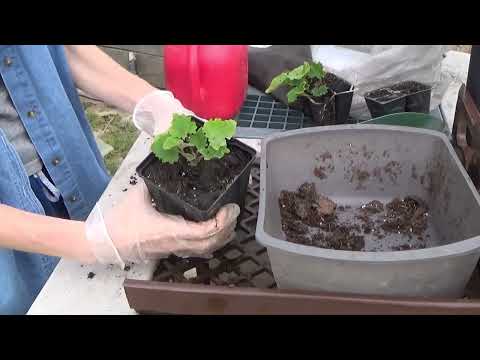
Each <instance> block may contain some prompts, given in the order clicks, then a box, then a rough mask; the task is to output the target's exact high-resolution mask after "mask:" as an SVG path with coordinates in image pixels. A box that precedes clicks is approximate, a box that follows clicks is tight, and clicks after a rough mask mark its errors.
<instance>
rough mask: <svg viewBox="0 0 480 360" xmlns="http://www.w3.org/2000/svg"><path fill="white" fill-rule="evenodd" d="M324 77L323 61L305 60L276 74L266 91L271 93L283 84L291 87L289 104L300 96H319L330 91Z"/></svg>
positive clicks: (288, 94) (288, 98) (288, 95)
mask: <svg viewBox="0 0 480 360" xmlns="http://www.w3.org/2000/svg"><path fill="white" fill-rule="evenodd" d="M324 77H325V71H324V69H323V65H322V64H321V63H315V62H307V61H305V62H304V63H303V65H300V66H298V67H296V68H295V69H293V70H290V71H285V72H282V73H281V74H279V75H277V76H275V77H274V78H273V79H272V82H271V83H270V86H269V87H268V89H267V90H266V91H265V92H266V93H267V94H270V93H271V92H273V91H275V90H276V89H278V88H279V87H281V86H287V87H288V88H289V89H290V90H289V91H288V93H287V101H288V103H289V104H291V103H293V102H295V101H296V100H297V99H298V98H299V97H300V96H305V97H309V98H318V97H321V96H323V95H325V94H326V93H327V92H328V87H327V85H326V84H325V83H324V81H323V80H324Z"/></svg>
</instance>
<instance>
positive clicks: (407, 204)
mask: <svg viewBox="0 0 480 360" xmlns="http://www.w3.org/2000/svg"><path fill="white" fill-rule="evenodd" d="M278 201H279V205H280V215H281V221H282V230H283V232H284V234H285V235H286V240H287V241H289V242H292V243H296V244H301V245H308V246H314V247H319V248H325V249H334V250H349V251H401V250H412V249H420V248H425V247H427V244H426V239H427V238H428V235H426V230H427V227H428V206H427V204H426V202H425V201H423V200H422V199H420V198H418V197H415V196H411V195H408V196H406V197H404V198H403V199H400V198H395V199H393V200H392V201H390V202H388V203H386V204H384V203H382V202H381V201H379V200H372V201H370V202H368V203H365V204H363V205H361V206H359V207H352V206H350V205H342V204H336V203H335V202H334V201H332V200H331V199H329V198H328V197H327V196H324V195H322V194H320V193H318V192H317V190H316V188H315V184H314V183H304V184H302V185H301V186H300V187H299V188H298V189H297V190H296V191H286V190H283V191H281V193H280V197H279V199H278ZM392 238H393V239H395V240H394V241H391V239H392ZM367 239H368V241H366V240H367ZM367 243H368V246H367Z"/></svg>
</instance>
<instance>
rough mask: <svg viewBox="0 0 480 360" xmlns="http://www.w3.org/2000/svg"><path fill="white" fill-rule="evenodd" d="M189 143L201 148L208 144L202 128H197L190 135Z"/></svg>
mask: <svg viewBox="0 0 480 360" xmlns="http://www.w3.org/2000/svg"><path fill="white" fill-rule="evenodd" d="M190 144H192V145H194V146H195V147H196V148H197V149H202V148H205V147H207V146H208V141H207V137H206V136H205V133H204V132H203V129H202V128H200V129H198V130H197V132H196V133H195V134H193V135H192V136H190Z"/></svg>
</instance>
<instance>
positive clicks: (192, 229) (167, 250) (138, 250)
mask: <svg viewBox="0 0 480 360" xmlns="http://www.w3.org/2000/svg"><path fill="white" fill-rule="evenodd" d="M239 214H240V208H239V207H238V205H236V204H229V205H226V206H224V207H223V208H221V209H220V210H219V211H218V213H217V215H216V216H215V218H213V219H211V220H208V221H206V222H200V223H195V222H190V221H186V220H185V219H184V218H182V217H180V216H173V215H168V214H163V213H159V212H158V211H157V210H155V209H154V208H153V206H152V201H151V197H150V195H149V193H148V190H147V188H146V186H145V184H144V183H143V182H142V181H139V182H138V183H137V186H135V187H134V188H133V189H130V190H129V191H128V193H127V195H126V196H125V198H124V199H123V200H122V201H121V202H120V203H119V204H118V205H116V206H114V207H112V208H110V209H104V208H103V207H102V205H101V204H98V203H97V204H96V205H95V208H94V209H93V211H92V212H91V214H90V215H89V217H88V219H87V221H86V225H85V228H86V238H87V241H88V242H89V244H90V246H91V249H92V252H93V254H94V256H95V258H96V260H97V261H98V262H100V263H102V264H118V265H120V266H122V267H124V266H125V262H134V263H138V262H147V261H148V260H154V259H160V258H163V257H167V256H169V255H170V254H175V255H177V256H182V257H184V256H195V257H208V256H209V255H210V254H211V253H213V252H214V251H215V250H217V249H219V248H221V247H222V246H224V245H225V244H226V243H227V242H229V241H230V240H231V239H232V238H233V235H234V230H235V226H236V223H237V217H238V215H239Z"/></svg>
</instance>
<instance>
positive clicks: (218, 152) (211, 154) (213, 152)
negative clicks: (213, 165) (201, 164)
mask: <svg viewBox="0 0 480 360" xmlns="http://www.w3.org/2000/svg"><path fill="white" fill-rule="evenodd" d="M199 152H200V154H202V155H203V158H204V159H205V160H212V159H221V158H222V157H223V156H224V155H225V154H228V153H230V150H229V149H228V148H227V147H226V146H221V147H219V148H218V149H214V148H212V147H206V148H203V149H200V150H199Z"/></svg>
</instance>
